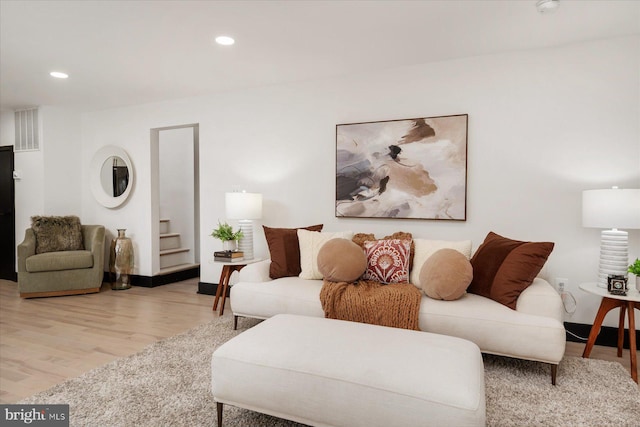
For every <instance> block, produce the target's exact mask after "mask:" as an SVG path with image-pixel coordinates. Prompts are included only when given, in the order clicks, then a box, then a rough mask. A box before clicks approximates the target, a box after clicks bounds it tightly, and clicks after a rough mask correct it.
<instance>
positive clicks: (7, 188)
mask: <svg viewBox="0 0 640 427" xmlns="http://www.w3.org/2000/svg"><path fill="white" fill-rule="evenodd" d="M14 200H15V198H14V186H13V146H12V145H9V146H5V147H0V279H8V280H16V252H15V251H16V226H15V206H14Z"/></svg>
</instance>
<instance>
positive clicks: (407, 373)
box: [211, 314, 485, 427]
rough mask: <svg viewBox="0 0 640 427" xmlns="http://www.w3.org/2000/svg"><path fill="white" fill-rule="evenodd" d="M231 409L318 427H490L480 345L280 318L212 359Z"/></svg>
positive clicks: (220, 400) (217, 394)
mask: <svg viewBox="0 0 640 427" xmlns="http://www.w3.org/2000/svg"><path fill="white" fill-rule="evenodd" d="M211 378H212V383H211V386H212V393H213V397H214V400H215V401H216V402H217V411H218V426H219V427H221V426H222V410H223V404H225V403H227V404H230V405H234V406H238V407H242V408H246V409H250V410H253V411H257V412H262V413H265V414H269V415H273V416H276V417H280V418H285V419H289V420H293V421H297V422H300V423H304V424H309V425H313V426H348V427H357V426H363V427H373V426H384V427H389V426H403V427H409V426H428V425H433V426H443V425H451V426H484V425H485V390H484V366H483V363H482V355H481V354H480V350H479V348H478V347H477V346H476V345H475V344H474V343H472V342H470V341H466V340H463V339H460V338H454V337H449V336H445V335H436V334H431V333H428V332H420V331H409V330H405V329H397V328H387V327H383V326H373V325H367V324H362V323H354V322H345V321H341V320H331V319H323V318H316V317H305V316H295V315H289V314H281V315H277V316H274V317H272V318H270V319H268V320H265V321H264V322H262V323H260V324H258V325H257V326H254V327H253V328H251V329H249V330H248V331H246V332H243V333H242V334H240V335H238V336H236V337H234V338H232V339H231V340H229V341H228V342H226V343H225V344H223V345H222V346H220V347H219V348H218V349H217V350H216V351H215V352H214V353H213V357H212V359H211Z"/></svg>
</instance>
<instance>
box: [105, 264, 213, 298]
mask: <svg viewBox="0 0 640 427" xmlns="http://www.w3.org/2000/svg"><path fill="white" fill-rule="evenodd" d="M199 276H200V266H196V267H193V268H189V269H187V270H182V271H175V272H173V273H168V274H162V275H158V276H139V275H136V274H132V275H131V285H133V286H140V287H143V288H155V287H156V286H162V285H167V284H169V283H175V282H180V281H182V280H187V279H193V278H194V277H199ZM103 281H105V282H107V283H110V282H111V278H110V274H109V272H108V271H105V272H104V276H103ZM214 295H215V293H214Z"/></svg>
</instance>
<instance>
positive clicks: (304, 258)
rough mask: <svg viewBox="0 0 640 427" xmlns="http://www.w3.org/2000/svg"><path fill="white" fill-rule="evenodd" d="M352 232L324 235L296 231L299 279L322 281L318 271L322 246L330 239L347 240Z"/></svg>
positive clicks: (317, 232) (316, 232)
mask: <svg viewBox="0 0 640 427" xmlns="http://www.w3.org/2000/svg"><path fill="white" fill-rule="evenodd" d="M352 237H353V232H351V231H342V232H337V233H325V232H322V233H321V232H319V231H308V230H302V229H300V230H298V241H299V242H300V268H301V270H302V271H301V272H300V274H299V277H300V278H302V279H316V280H321V279H322V273H320V271H319V270H318V252H319V251H320V249H321V248H322V245H324V244H325V243H327V242H328V241H329V240H331V239H349V240H351V238H352Z"/></svg>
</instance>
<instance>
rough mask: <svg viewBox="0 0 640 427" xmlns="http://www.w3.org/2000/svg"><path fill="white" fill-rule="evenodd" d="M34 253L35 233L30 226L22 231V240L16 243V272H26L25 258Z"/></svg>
mask: <svg viewBox="0 0 640 427" xmlns="http://www.w3.org/2000/svg"><path fill="white" fill-rule="evenodd" d="M35 254H36V235H35V233H34V232H33V230H32V229H31V228H27V229H26V230H25V231H24V240H23V241H22V243H20V244H19V245H18V272H23V273H26V271H27V258H29V257H30V256H32V255H35Z"/></svg>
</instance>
